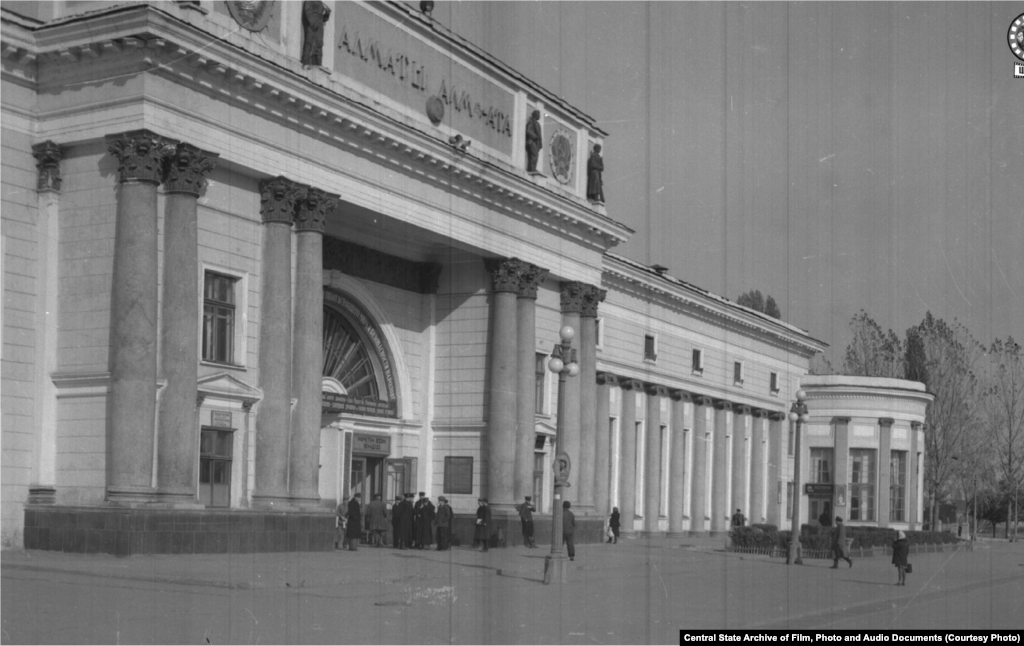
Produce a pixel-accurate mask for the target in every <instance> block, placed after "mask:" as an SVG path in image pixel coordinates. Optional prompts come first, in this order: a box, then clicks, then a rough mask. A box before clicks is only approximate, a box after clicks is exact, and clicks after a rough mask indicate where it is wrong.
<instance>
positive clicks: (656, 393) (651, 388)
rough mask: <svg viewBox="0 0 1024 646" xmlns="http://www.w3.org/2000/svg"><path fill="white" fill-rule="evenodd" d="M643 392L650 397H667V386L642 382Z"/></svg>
mask: <svg viewBox="0 0 1024 646" xmlns="http://www.w3.org/2000/svg"><path fill="white" fill-rule="evenodd" d="M644 392H645V393H647V394H648V395H650V396H651V397H668V388H666V387H664V386H661V385H659V384H644Z"/></svg>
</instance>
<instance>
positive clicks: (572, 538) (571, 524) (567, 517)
mask: <svg viewBox="0 0 1024 646" xmlns="http://www.w3.org/2000/svg"><path fill="white" fill-rule="evenodd" d="M571 506H572V505H571V504H570V503H569V501H568V500H563V501H562V542H563V543H565V545H566V549H567V550H568V552H569V560H570V561H575V560H576V516H575V515H574V514H573V513H572V511H570V510H569V507H571Z"/></svg>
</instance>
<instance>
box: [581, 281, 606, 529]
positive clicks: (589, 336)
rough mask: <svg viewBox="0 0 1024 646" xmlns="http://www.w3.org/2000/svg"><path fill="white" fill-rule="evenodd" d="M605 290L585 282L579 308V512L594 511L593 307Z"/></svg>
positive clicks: (600, 428) (596, 423)
mask: <svg viewBox="0 0 1024 646" xmlns="http://www.w3.org/2000/svg"><path fill="white" fill-rule="evenodd" d="M607 293H608V292H607V291H606V290H603V289H600V288H598V287H595V286H593V285H585V286H584V288H583V293H582V301H583V302H582V304H581V308H580V379H579V382H580V461H579V465H580V470H579V473H580V474H581V476H582V477H580V478H579V486H580V488H579V491H577V493H576V495H577V500H578V501H579V507H580V513H582V514H592V513H594V511H595V509H594V500H595V499H594V478H593V477H592V476H591V474H593V473H594V468H595V466H596V464H597V441H596V440H597V436H598V435H599V434H600V433H602V432H603V431H604V427H603V426H602V425H600V424H599V420H598V417H597V307H598V305H599V304H600V303H601V302H602V301H604V297H605V295H606V294H607Z"/></svg>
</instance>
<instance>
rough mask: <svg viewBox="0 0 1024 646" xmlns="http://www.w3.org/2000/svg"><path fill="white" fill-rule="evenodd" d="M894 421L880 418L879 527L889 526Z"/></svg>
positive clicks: (876, 497)
mask: <svg viewBox="0 0 1024 646" xmlns="http://www.w3.org/2000/svg"><path fill="white" fill-rule="evenodd" d="M894 421H895V420H893V418H891V417H880V418H879V419H878V493H876V494H875V502H876V505H875V507H876V509H877V510H878V517H877V518H876V520H877V521H878V526H879V527H888V526H889V489H890V488H891V487H892V473H891V472H890V470H889V465H890V462H891V460H890V455H891V454H892V424H893V422H894Z"/></svg>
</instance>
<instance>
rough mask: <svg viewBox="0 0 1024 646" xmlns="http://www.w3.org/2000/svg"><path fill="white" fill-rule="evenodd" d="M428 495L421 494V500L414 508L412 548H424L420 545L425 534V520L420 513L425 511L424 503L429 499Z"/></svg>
mask: <svg viewBox="0 0 1024 646" xmlns="http://www.w3.org/2000/svg"><path fill="white" fill-rule="evenodd" d="M426 496H427V494H425V493H423V492H422V491H421V492H420V499H419V500H417V501H416V504H414V505H413V506H412V546H413V547H419V548H421V549H422V548H423V545H422V544H420V536H421V534H422V533H423V520H422V518H420V513H421V512H422V510H423V502H424V501H425V500H426V499H427V498H426Z"/></svg>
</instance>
